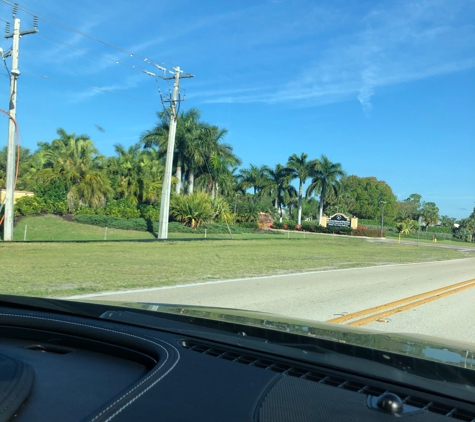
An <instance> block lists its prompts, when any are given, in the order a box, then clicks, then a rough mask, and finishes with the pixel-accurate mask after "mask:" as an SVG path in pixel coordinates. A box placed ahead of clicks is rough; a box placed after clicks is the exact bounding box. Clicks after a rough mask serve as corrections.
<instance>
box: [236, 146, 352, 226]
mask: <svg viewBox="0 0 475 422" xmlns="http://www.w3.org/2000/svg"><path fill="white" fill-rule="evenodd" d="M344 176H346V173H345V172H344V171H343V169H342V166H341V164H340V163H332V162H331V161H330V160H329V159H328V157H326V156H325V155H322V156H321V158H320V159H314V160H308V154H306V153H302V154H300V156H299V155H297V154H293V155H291V156H290V157H289V159H288V161H287V164H286V165H285V166H283V165H281V164H277V165H276V167H275V168H274V169H272V168H269V167H267V166H262V167H260V168H259V167H257V166H254V165H251V166H250V168H249V169H243V170H241V171H240V173H239V176H238V178H239V181H240V184H241V189H248V188H252V189H253V192H254V194H255V195H258V194H268V195H269V194H270V195H271V196H272V198H273V199H274V201H275V202H274V203H275V208H279V211H280V215H281V216H282V207H283V206H288V205H290V204H292V199H293V198H295V197H297V198H298V202H297V209H298V211H297V224H299V225H300V224H302V201H303V195H304V192H303V187H304V185H305V183H306V182H307V180H308V179H310V185H309V186H308V188H307V190H306V193H305V196H306V197H310V196H312V195H319V218H318V221H319V223H320V222H321V219H322V216H323V208H324V205H325V203H326V200H327V199H328V198H330V197H336V196H338V195H339V194H340V192H341V186H340V183H339V180H340V179H341V178H342V177H344ZM293 180H298V191H297V190H296V189H295V188H294V187H293V186H292V185H291V183H292V181H293Z"/></svg>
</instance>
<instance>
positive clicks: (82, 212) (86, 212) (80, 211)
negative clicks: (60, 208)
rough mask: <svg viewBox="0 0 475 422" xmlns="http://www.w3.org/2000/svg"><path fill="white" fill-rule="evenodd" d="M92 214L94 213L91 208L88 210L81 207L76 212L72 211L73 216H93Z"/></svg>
mask: <svg viewBox="0 0 475 422" xmlns="http://www.w3.org/2000/svg"><path fill="white" fill-rule="evenodd" d="M94 214H96V212H95V211H94V210H93V209H92V208H89V207H81V208H79V209H77V210H76V211H74V215H75V216H76V215H94ZM74 219H76V218H74Z"/></svg>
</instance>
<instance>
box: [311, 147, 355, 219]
mask: <svg viewBox="0 0 475 422" xmlns="http://www.w3.org/2000/svg"><path fill="white" fill-rule="evenodd" d="M345 176H346V173H345V172H344V171H343V169H342V167H341V164H340V163H332V162H331V161H330V160H329V159H328V157H326V156H325V155H322V156H321V157H320V159H319V160H314V161H313V162H312V165H311V169H310V177H311V178H312V181H311V183H310V185H309V187H308V188H307V193H306V194H307V196H311V195H313V194H314V193H320V201H319V202H320V204H319V213H318V224H321V223H322V215H323V207H324V203H325V200H326V198H327V197H328V196H330V195H335V196H338V193H339V191H340V183H339V180H340V179H341V178H342V177H345Z"/></svg>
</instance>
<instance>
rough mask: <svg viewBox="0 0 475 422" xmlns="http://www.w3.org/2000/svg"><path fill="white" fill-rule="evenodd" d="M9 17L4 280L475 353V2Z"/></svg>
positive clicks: (128, 6)
mask: <svg viewBox="0 0 475 422" xmlns="http://www.w3.org/2000/svg"><path fill="white" fill-rule="evenodd" d="M0 18H1V20H2V21H3V22H4V23H5V24H6V34H5V38H4V39H3V41H2V43H1V47H2V50H1V53H2V58H3V62H4V65H3V86H4V89H3V90H2V92H1V93H0V98H1V102H2V104H3V105H2V106H1V107H0V109H1V110H0V111H1V112H2V119H3V120H2V121H3V126H2V127H3V129H2V130H3V134H4V136H3V138H2V141H0V208H1V211H0V221H1V225H0V233H1V238H2V241H1V242H0V257H1V262H2V271H1V273H0V288H1V291H2V293H4V294H13V295H20V296H39V297H48V298H67V299H69V300H76V301H102V302H106V301H113V302H115V303H125V302H135V303H147V304H174V305H179V307H178V308H177V309H180V310H184V309H185V306H186V305H190V306H195V307H196V306H201V307H220V308H228V309H239V310H249V311H257V312H263V313H272V314H275V315H274V316H273V318H271V319H269V318H267V319H266V318H262V320H272V321H282V322H284V323H288V321H292V324H294V325H298V324H297V323H296V322H295V321H297V320H298V319H304V320H307V322H306V323H305V324H302V326H303V327H307V326H310V325H308V324H310V322H311V323H316V322H319V323H320V322H321V323H327V324H328V326H335V325H338V329H337V330H333V331H332V332H336V333H343V332H344V331H345V330H351V329H352V328H354V327H360V328H364V329H368V330H370V331H372V332H376V331H378V332H383V333H398V335H402V334H405V335H406V334H415V335H417V336H419V337H414V338H413V341H416V340H414V339H416V338H418V339H419V340H420V341H429V340H427V338H426V337H420V336H431V337H434V338H436V339H437V342H438V344H447V350H448V351H449V353H457V354H456V355H454V356H455V358H453V357H452V358H451V359H452V360H453V359H455V360H456V362H457V363H460V362H462V364H463V365H465V366H466V365H467V364H466V362H467V359H469V360H470V359H472V360H473V351H474V349H475V330H473V328H472V325H473V304H474V303H475V243H474V241H475V208H474V207H475V192H474V187H475V171H474V165H473V163H474V156H475V142H474V139H475V120H474V118H473V116H474V115H475V101H474V98H475V82H474V81H475V59H474V57H475V56H474V51H475V27H474V25H473V22H474V19H475V4H474V3H473V2H472V1H469V0H466V1H465V0H461V1H458V2H453V1H450V0H440V1H437V2H431V1H422V0H421V1H405V0H404V1H399V2H372V1H370V2H368V1H363V2H330V1H324V2H318V3H317V2H313V1H310V0H299V1H297V2H295V1H294V2H288V1H285V0H282V1H280V0H260V1H257V2H256V1H253V2H250V1H243V2H218V1H214V0H206V1H204V2H194V1H191V0H181V1H175V2H168V3H163V2H160V3H157V2H147V1H142V0H140V1H131V0H124V1H121V2H114V6H113V7H111V6H110V4H106V3H104V2H94V1H89V0H87V1H82V2H74V3H71V4H69V5H68V7H67V8H66V7H64V5H63V4H62V3H60V2H59V1H57V0H46V1H44V2H42V3H41V8H40V6H39V5H38V3H37V2H34V1H32V0H23V1H22V2H21V3H20V4H19V5H14V4H13V3H10V2H8V1H3V2H2V3H1V4H0ZM147 306H153V305H147ZM157 306H158V305H157ZM157 310H158V308H157ZM207 312H209V315H214V314H213V311H207ZM184 313H186V312H185V311H184ZM278 326H279V325H278V324H277V323H275V324H274V323H273V325H272V327H271V328H275V327H278ZM284 327H285V325H284ZM297 331H298V330H297ZM310 331H311V330H310V329H309V330H308V332H310ZM317 331H318V330H317ZM355 332H356V331H355ZM312 333H313V331H312ZM312 335H314V334H312ZM347 338H353V337H351V336H347ZM398 338H399V337H398ZM407 341H408V340H407ZM431 341H435V340H434V339H432V340H431ZM449 343H450V345H449ZM387 344H392V343H387ZM427 344H429V343H427ZM430 344H432V343H430ZM421 347H422V346H420V347H419V346H418V347H417V348H411V347H409V348H408V349H407V350H412V349H418V350H421ZM424 347H425V348H424ZM424 347H422V349H423V350H428V352H427V353H426V354H425V357H426V358H432V359H436V360H437V359H440V360H448V361H450V358H447V356H448V355H447V354H446V353H445V354H444V353H442V355H440V351H438V350H435V349H432V347H431V346H428V345H426V346H424ZM434 350H435V351H434ZM452 350H457V352H451V351H452ZM460 350H462V351H467V355H466V356H465V355H463V356H462V355H461V354H460V353H461V352H460ZM394 351H395V352H399V351H400V350H394ZM469 351H470V353H472V355H470V354H469ZM422 355H424V354H423V353H422ZM440 356H443V357H440ZM460 356H462V358H460ZM470 356H471V358H470ZM461 359H462V360H461Z"/></svg>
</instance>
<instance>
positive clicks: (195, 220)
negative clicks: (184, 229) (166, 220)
mask: <svg viewBox="0 0 475 422" xmlns="http://www.w3.org/2000/svg"><path fill="white" fill-rule="evenodd" d="M170 215H171V216H172V217H173V218H174V219H175V220H176V221H180V222H182V223H183V224H184V225H185V226H189V227H191V228H193V229H197V228H199V227H200V226H201V225H202V224H206V223H208V222H211V221H212V220H213V217H214V215H215V214H214V211H213V207H212V203H211V198H210V197H209V195H208V194H206V193H204V192H195V193H193V194H191V195H176V196H174V197H173V198H172V199H171V202H170Z"/></svg>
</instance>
